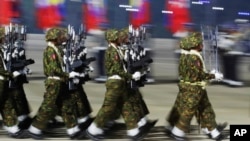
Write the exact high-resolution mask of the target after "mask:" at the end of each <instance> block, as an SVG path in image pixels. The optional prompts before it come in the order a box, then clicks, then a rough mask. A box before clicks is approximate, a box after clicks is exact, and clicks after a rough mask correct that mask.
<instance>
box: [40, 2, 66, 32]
mask: <svg viewBox="0 0 250 141" xmlns="http://www.w3.org/2000/svg"><path fill="white" fill-rule="evenodd" d="M53 2H54V3H53ZM58 4H59V1H58V2H57V1H52V0H36V1H35V7H36V23H37V26H38V27H39V28H41V29H47V28H51V27H54V26H58V25H59V24H60V22H61V19H62V18H61V15H60V11H59V8H58Z"/></svg>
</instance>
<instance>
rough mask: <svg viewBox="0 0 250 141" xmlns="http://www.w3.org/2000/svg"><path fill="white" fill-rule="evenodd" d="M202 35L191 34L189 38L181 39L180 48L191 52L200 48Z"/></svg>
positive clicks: (197, 33) (198, 33)
mask: <svg viewBox="0 0 250 141" xmlns="http://www.w3.org/2000/svg"><path fill="white" fill-rule="evenodd" d="M202 41H203V39H202V35H201V33H200V32H191V33H190V34H189V35H188V36H187V37H185V38H183V39H181V41H180V48H181V49H185V50H190V49H192V48H195V47H197V46H199V45H200V44H201V43H202Z"/></svg>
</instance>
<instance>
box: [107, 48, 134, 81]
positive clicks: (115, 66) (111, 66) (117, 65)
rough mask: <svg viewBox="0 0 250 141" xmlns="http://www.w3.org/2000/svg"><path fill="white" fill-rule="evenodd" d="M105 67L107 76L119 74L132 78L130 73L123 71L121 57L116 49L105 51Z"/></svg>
mask: <svg viewBox="0 0 250 141" xmlns="http://www.w3.org/2000/svg"><path fill="white" fill-rule="evenodd" d="M105 67H106V71H107V75H108V76H112V75H119V76H120V77H122V78H125V79H131V78H132V75H131V74H129V73H127V72H125V71H124V69H123V66H122V63H121V59H120V57H119V55H118V53H117V52H116V51H115V52H110V53H109V52H106V53H105Z"/></svg>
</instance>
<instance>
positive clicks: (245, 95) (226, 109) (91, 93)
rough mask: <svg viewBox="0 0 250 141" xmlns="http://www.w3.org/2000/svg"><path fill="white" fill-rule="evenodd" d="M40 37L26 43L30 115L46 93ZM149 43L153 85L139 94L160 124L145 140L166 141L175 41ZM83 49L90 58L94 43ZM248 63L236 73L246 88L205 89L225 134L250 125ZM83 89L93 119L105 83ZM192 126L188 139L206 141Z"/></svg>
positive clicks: (58, 135)
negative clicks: (234, 127)
mask: <svg viewBox="0 0 250 141" xmlns="http://www.w3.org/2000/svg"><path fill="white" fill-rule="evenodd" d="M41 38H42V37H41V36H39V35H29V36H28V39H29V40H28V42H27V51H26V54H27V57H28V58H33V59H34V60H35V61H36V63H35V64H33V65H31V66H30V68H31V69H32V71H33V74H32V75H30V76H28V77H29V83H28V84H25V85H24V87H25V92H26V95H27V99H28V100H29V104H30V107H31V109H32V116H33V115H35V113H36V112H37V110H38V108H39V106H40V104H41V102H42V100H43V93H44V91H45V89H44V83H43V82H44V79H45V77H44V76H43V68H42V53H43V49H44V48H45V46H46V44H45V42H44V41H42V39H41ZM151 44H152V45H153V46H152V48H151V49H152V52H153V56H154V57H153V58H154V63H153V64H152V76H153V78H154V80H155V83H151V84H147V85H145V87H142V88H141V92H142V93H143V96H144V99H145V101H146V103H147V106H148V108H149V110H150V114H149V115H148V117H149V119H158V120H159V121H158V122H157V124H156V125H155V127H154V128H153V129H152V130H151V131H150V133H149V134H148V136H147V137H146V138H145V141H163V140H166V141H168V140H172V139H170V138H169V137H167V136H166V135H165V133H164V126H165V125H166V121H165V118H166V116H167V115H168V113H169V112H170V109H171V107H172V106H173V104H174V101H175V98H176V95H177V93H178V87H177V61H176V57H175V55H174V51H173V48H174V46H175V42H174V41H172V40H168V39H158V40H154V41H151ZM86 46H90V55H94V54H95V52H97V50H96V49H95V48H94V46H95V44H94V43H91V42H89V43H88V42H87V43H86ZM249 60H250V59H249V58H247V57H242V59H241V60H240V61H239V65H238V74H239V77H240V79H241V80H242V81H244V82H245V86H243V87H237V88H235V87H228V86H226V85H223V84H222V83H212V84H210V85H208V86H207V91H208V96H209V99H210V101H211V103H212V105H213V108H214V110H215V113H216V121H217V122H218V123H222V122H228V123H229V125H228V126H227V128H226V129H225V132H229V129H230V125H233V124H250V92H249V90H250V83H249V82H250V75H249V65H250V61H249ZM92 65H93V67H94V68H96V70H95V71H94V72H93V73H92V77H96V73H97V66H96V65H95V63H93V64H92ZM83 86H84V89H85V91H86V93H87V96H88V98H89V101H90V103H91V106H92V108H93V113H92V115H93V116H95V115H96V113H97V112H98V110H99V109H100V107H101V105H102V102H103V98H104V94H105V84H104V83H96V82H95V81H89V82H87V83H86V84H84V85H83ZM118 122H119V123H123V120H122V119H121V120H119V121H118ZM191 125H192V126H191V127H192V128H193V129H194V130H193V131H191V132H190V133H188V134H187V137H188V138H189V139H190V140H192V141H207V140H209V139H208V138H207V136H205V135H203V134H202V132H199V128H198V125H197V122H196V119H195V118H193V120H192V123H191ZM52 132H54V134H51V136H49V137H48V139H49V140H69V138H68V136H67V135H66V134H65V128H59V129H54V130H52ZM0 140H1V141H11V140H16V139H11V138H9V137H8V136H7V134H6V132H4V131H3V129H2V128H0ZM25 140H33V139H25ZM86 140H88V139H86ZM106 140H128V139H126V130H125V128H120V129H119V130H116V131H114V132H113V133H111V135H110V136H109V138H108V139H106ZM226 141H229V139H227V140H226Z"/></svg>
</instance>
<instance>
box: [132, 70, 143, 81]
mask: <svg viewBox="0 0 250 141" xmlns="http://www.w3.org/2000/svg"><path fill="white" fill-rule="evenodd" d="M132 78H133V79H134V80H135V81H137V80H140V78H141V72H139V71H137V72H135V73H134V74H133V75H132Z"/></svg>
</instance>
